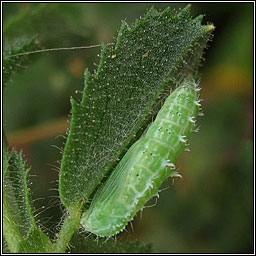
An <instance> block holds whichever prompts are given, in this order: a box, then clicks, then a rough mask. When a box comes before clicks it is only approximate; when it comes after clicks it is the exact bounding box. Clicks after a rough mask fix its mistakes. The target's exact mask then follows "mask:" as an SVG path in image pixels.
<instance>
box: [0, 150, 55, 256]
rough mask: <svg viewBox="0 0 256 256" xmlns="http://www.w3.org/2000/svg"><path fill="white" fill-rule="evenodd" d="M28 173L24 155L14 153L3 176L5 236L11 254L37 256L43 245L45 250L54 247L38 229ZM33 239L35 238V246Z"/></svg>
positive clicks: (28, 169)
mask: <svg viewBox="0 0 256 256" xmlns="http://www.w3.org/2000/svg"><path fill="white" fill-rule="evenodd" d="M29 171H30V168H27V166H26V163H25V161H24V158H23V154H22V152H20V153H18V152H17V151H16V150H14V151H13V152H12V154H11V157H10V160H9V162H8V169H7V171H6V173H5V176H4V191H3V193H4V195H3V203H4V212H3V224H4V236H5V239H6V241H7V244H8V246H9V249H10V250H11V251H12V252H21V251H23V252H37V250H38V244H40V243H41V244H42V245H43V244H44V245H45V246H44V247H46V244H51V242H50V240H49V239H48V237H47V236H46V235H45V234H44V233H43V232H42V231H41V230H40V229H39V227H38V226H37V224H36V221H35V219H34V216H33V210H32V208H31V203H30V199H29V192H30V189H29V188H28V174H29ZM31 237H35V238H34V239H35V240H34V242H33V241H32V239H31ZM24 238H26V240H24ZM39 238H40V239H39ZM26 241H27V243H28V245H29V246H28V247H27V246H26ZM40 247H41V246H40ZM21 248H22V249H21ZM27 249H28V250H27ZM40 250H41V249H40ZM40 250H39V251H40Z"/></svg>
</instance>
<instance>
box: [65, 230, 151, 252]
mask: <svg viewBox="0 0 256 256" xmlns="http://www.w3.org/2000/svg"><path fill="white" fill-rule="evenodd" d="M70 245H71V246H70V252H71V253H151V252H152V246H151V244H148V245H141V244H140V243H139V242H122V243H121V242H118V241H116V240H114V239H109V240H106V239H104V238H103V239H101V238H99V239H95V238H92V237H85V236H84V235H83V234H81V233H80V234H79V233H76V234H75V235H74V236H73V239H72V240H71V243H70Z"/></svg>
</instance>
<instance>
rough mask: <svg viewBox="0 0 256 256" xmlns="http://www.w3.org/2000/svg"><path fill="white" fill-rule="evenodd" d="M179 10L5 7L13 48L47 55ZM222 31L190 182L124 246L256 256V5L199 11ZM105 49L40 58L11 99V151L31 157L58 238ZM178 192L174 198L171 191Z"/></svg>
mask: <svg viewBox="0 0 256 256" xmlns="http://www.w3.org/2000/svg"><path fill="white" fill-rule="evenodd" d="M152 5H153V6H155V8H156V9H161V10H163V9H165V8H166V7H167V6H170V7H171V8H175V9H179V8H183V7H184V6H185V4H181V3H180V4H174V3H162V4H161V3H75V4H73V3H60V4H55V3H47V4H36V3H3V23H4V29H6V30H5V33H6V34H4V37H3V40H4V44H5V46H8V44H10V43H12V42H14V41H15V40H17V39H19V38H23V37H26V36H27V37H30V36H33V35H35V34H36V35H37V39H38V42H39V43H40V45H41V46H42V47H43V48H45V49H47V48H56V47H74V46H85V45H95V44H99V43H101V42H105V43H108V42H113V40H114V39H113V37H116V36H117V31H118V29H119V27H120V25H121V20H126V21H127V22H128V24H131V23H133V22H134V20H135V18H139V17H140V16H143V15H144V14H145V12H146V10H147V9H148V8H150V7H151V6H152ZM199 14H205V17H204V23H205V24H206V23H207V22H213V23H214V25H215V26H216V29H215V31H214V38H213V41H212V42H210V43H209V49H207V51H206V54H205V56H204V57H205V62H204V63H203V67H202V69H201V71H202V80H201V87H202V88H203V89H202V95H201V96H202V99H203V100H204V101H203V103H202V105H203V110H204V117H201V118H200V119H199V124H200V133H197V134H193V135H192V137H191V145H190V149H191V152H185V153H183V154H182V156H181V157H180V158H179V160H178V163H177V166H178V168H180V170H179V172H180V173H181V174H182V176H183V179H176V180H175V182H174V184H173V182H172V180H168V181H166V182H165V183H164V184H163V190H162V192H161V193H160V198H159V199H158V202H157V205H156V206H154V207H150V206H151V205H154V204H155V199H154V200H153V201H152V202H149V203H148V206H149V207H148V208H146V209H145V210H144V211H143V213H142V218H141V216H140V214H138V216H137V217H136V219H135V220H134V221H133V230H132V229H131V227H129V228H128V232H125V233H122V234H121V235H120V240H121V241H128V240H129V241H135V240H139V241H141V242H142V243H144V244H147V243H153V252H160V253H252V252H253V248H254V242H253V241H254V239H253V234H254V230H253V226H254V225H253V224H254V222H253V221H254V219H253V217H254V214H253V191H254V190H253V185H254V183H253V178H254V174H253V121H254V115H253V114H254V112H253V18H254V13H253V3H193V4H192V16H194V17H195V16H197V15H199ZM99 53H100V48H94V49H86V50H76V51H58V52H50V53H47V54H45V53H44V54H34V55H33V56H32V57H33V58H32V60H31V64H29V65H27V67H24V70H23V71H22V72H19V73H17V74H16V75H15V76H13V78H12V81H10V82H9V83H8V85H7V89H6V90H5V91H4V98H3V100H4V102H3V127H4V129H5V132H6V134H7V139H8V141H9V144H10V145H11V147H16V148H18V149H23V151H24V153H25V157H26V159H27V162H28V165H30V166H32V171H31V176H30V182H31V189H32V191H33V193H32V199H33V204H34V206H35V208H36V209H37V210H36V214H37V219H38V221H39V222H40V223H41V225H42V226H43V228H44V230H45V232H47V233H48V235H49V236H51V237H53V234H54V232H55V231H56V228H57V225H58V222H59V220H60V217H61V215H62V209H61V206H60V202H59V200H58V192H57V190H56V189H57V188H58V184H57V179H58V168H59V166H60V164H59V161H60V159H61V153H60V149H61V148H62V147H63V146H64V143H65V139H64V138H63V135H65V132H66V129H67V127H68V122H67V120H68V119H70V108H71V106H70V96H72V97H74V98H75V99H77V100H79V99H80V97H81V91H82V89H83V71H84V69H85V68H88V69H89V70H90V71H91V72H93V70H94V69H95V68H96V67H95V63H98V62H99V58H98V57H97V55H98V54H99ZM167 188H168V189H167Z"/></svg>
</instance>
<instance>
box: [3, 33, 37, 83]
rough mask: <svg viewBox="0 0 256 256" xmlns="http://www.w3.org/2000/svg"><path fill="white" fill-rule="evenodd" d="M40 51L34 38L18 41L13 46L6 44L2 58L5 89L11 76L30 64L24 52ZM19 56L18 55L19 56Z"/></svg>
mask: <svg viewBox="0 0 256 256" xmlns="http://www.w3.org/2000/svg"><path fill="white" fill-rule="evenodd" d="M38 49H40V47H39V45H38V44H37V42H36V40H35V37H33V38H31V39H25V38H23V39H19V40H17V41H16V43H14V44H13V45H11V44H8V43H6V45H5V49H4V58H3V87H4V88H5V87H6V85H7V83H8V82H9V80H10V79H11V78H12V76H13V75H14V74H15V73H16V72H18V71H20V70H23V69H24V68H25V65H27V64H28V63H30V62H31V59H30V58H29V55H26V54H25V55H24V52H29V51H34V50H38ZM19 54H20V55H19Z"/></svg>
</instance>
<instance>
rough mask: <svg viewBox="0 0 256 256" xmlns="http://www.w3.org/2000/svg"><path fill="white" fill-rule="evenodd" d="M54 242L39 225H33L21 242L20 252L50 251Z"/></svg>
mask: <svg viewBox="0 0 256 256" xmlns="http://www.w3.org/2000/svg"><path fill="white" fill-rule="evenodd" d="M51 248H52V244H51V242H50V240H49V238H48V237H47V236H46V235H45V234H44V233H43V232H42V231H41V230H40V229H38V228H37V227H33V228H32V229H31V230H30V232H29V234H28V236H27V237H26V239H24V240H23V241H22V242H21V243H20V244H19V250H18V251H19V252H20V253H49V252H51Z"/></svg>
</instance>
